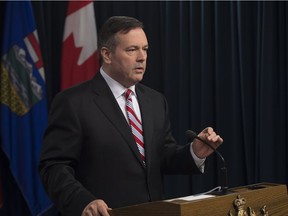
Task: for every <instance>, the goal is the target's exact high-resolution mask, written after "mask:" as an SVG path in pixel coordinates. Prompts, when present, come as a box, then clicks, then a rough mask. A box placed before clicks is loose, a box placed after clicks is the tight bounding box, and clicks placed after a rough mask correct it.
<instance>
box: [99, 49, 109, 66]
mask: <svg viewBox="0 0 288 216" xmlns="http://www.w3.org/2000/svg"><path fill="white" fill-rule="evenodd" d="M110 53H111V51H110V50H109V49H108V48H107V47H102V48H101V56H102V59H103V62H104V63H106V64H110V63H111V59H110Z"/></svg>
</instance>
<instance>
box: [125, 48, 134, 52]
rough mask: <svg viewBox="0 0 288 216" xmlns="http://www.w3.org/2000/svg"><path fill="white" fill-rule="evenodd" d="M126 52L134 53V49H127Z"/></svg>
mask: <svg viewBox="0 0 288 216" xmlns="http://www.w3.org/2000/svg"><path fill="white" fill-rule="evenodd" d="M127 51H128V52H135V51H136V49H134V48H133V49H128V50H127Z"/></svg>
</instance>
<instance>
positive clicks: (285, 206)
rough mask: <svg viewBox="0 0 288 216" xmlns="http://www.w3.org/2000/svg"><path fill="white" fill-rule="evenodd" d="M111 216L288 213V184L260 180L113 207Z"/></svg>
mask: <svg viewBox="0 0 288 216" xmlns="http://www.w3.org/2000/svg"><path fill="white" fill-rule="evenodd" d="M109 214H110V216H210V215H211V216H270V215H273V216H274V215H275V216H288V195H287V188H286V185H279V184H272V183H259V184H254V185H248V186H244V187H237V188H232V189H229V193H228V194H226V195H221V196H215V197H210V198H205V199H199V200H193V201H186V200H183V199H181V198H179V199H174V200H170V201H157V202H151V203H144V204H139V205H133V206H128V207H123V208H117V209H113V210H112V211H110V212H109Z"/></svg>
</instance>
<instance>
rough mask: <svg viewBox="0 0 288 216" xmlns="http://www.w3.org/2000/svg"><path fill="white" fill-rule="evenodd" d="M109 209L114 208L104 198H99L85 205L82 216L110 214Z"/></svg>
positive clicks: (107, 215) (104, 215)
mask: <svg viewBox="0 0 288 216" xmlns="http://www.w3.org/2000/svg"><path fill="white" fill-rule="evenodd" d="M109 210H112V209H111V208H109V207H108V206H107V204H106V203H105V202H104V201H103V200H100V199H97V200H94V201H92V202H90V203H89V204H88V205H87V206H86V207H85V209H84V210H83V212H82V215H81V216H109V213H108V211H109Z"/></svg>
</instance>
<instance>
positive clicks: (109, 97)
mask: <svg viewBox="0 0 288 216" xmlns="http://www.w3.org/2000/svg"><path fill="white" fill-rule="evenodd" d="M92 88H93V91H94V93H95V95H96V98H95V100H94V101H95V103H96V105H97V106H98V107H99V108H100V109H101V111H102V112H103V114H104V115H105V116H106V117H107V119H108V120H109V121H110V122H111V123H112V124H113V125H114V126H115V127H116V129H117V130H118V131H119V132H120V133H121V134H122V136H123V139H124V140H125V141H126V142H127V143H128V145H129V146H130V148H131V150H132V151H133V153H134V154H135V155H136V157H137V159H138V160H139V162H140V163H141V164H143V163H142V160H141V158H140V154H139V150H138V148H137V145H136V143H135V140H134V138H133V136H132V133H131V128H130V126H129V124H128V122H127V121H126V119H125V117H124V115H123V113H122V111H121V109H120V107H119V105H118V103H117V101H116V99H115V98H114V95H113V93H112V91H111V90H110V88H109V86H108V85H107V83H106V82H105V80H104V78H103V77H102V75H101V74H100V73H98V74H97V75H96V76H95V77H94V79H93V81H92Z"/></svg>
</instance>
